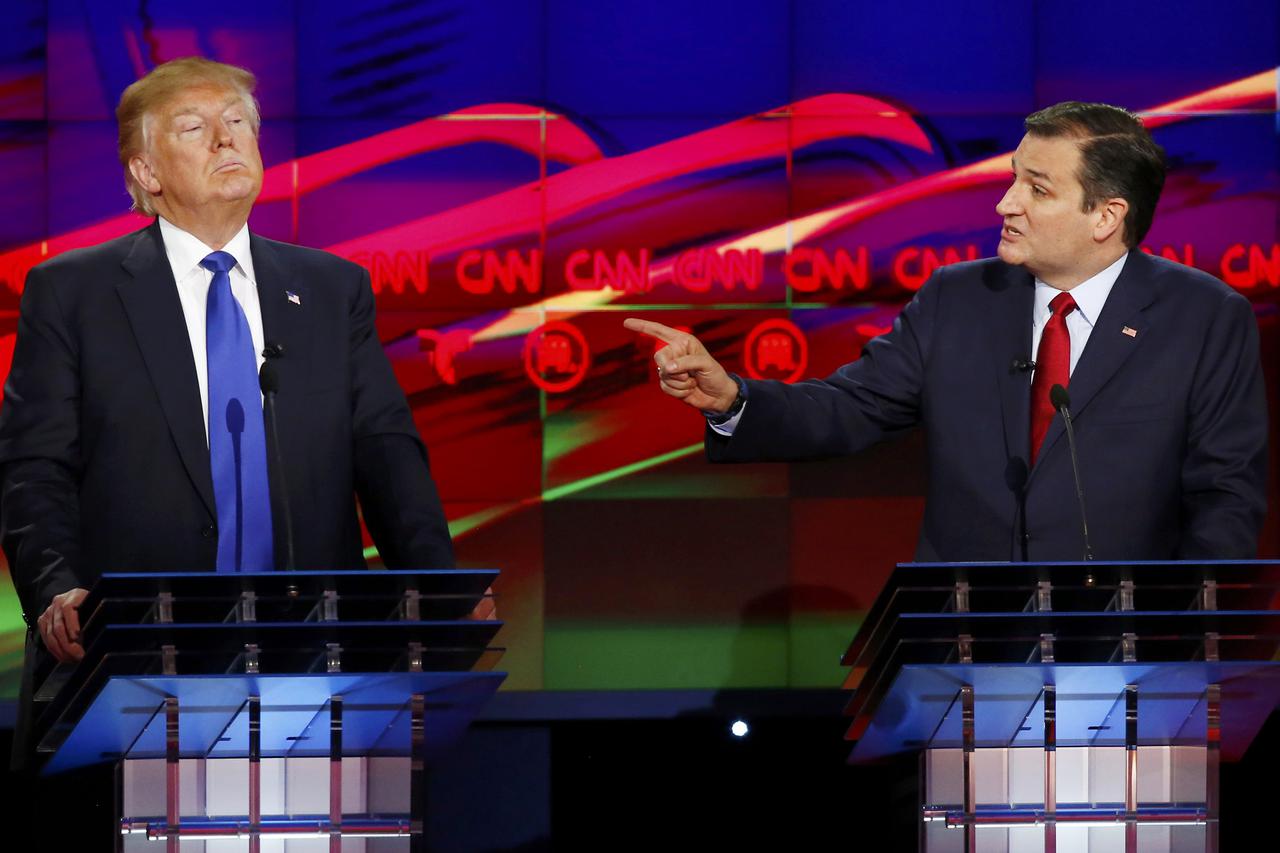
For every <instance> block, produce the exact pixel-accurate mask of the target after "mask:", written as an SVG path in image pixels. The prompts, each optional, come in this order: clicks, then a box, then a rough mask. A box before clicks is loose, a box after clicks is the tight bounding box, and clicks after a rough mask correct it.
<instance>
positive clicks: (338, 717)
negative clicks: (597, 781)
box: [35, 570, 505, 853]
mask: <svg viewBox="0 0 1280 853" xmlns="http://www.w3.org/2000/svg"><path fill="white" fill-rule="evenodd" d="M496 576H497V572H496V571H492V570H459V571H377V570H371V571H352V572H319V573H313V572H271V573H262V574H237V575H232V574H203V573H172V574H156V573H138V574H115V575H105V576H103V577H102V578H101V580H100V581H99V582H98V584H97V585H95V586H94V588H93V590H92V591H91V592H90V594H89V596H88V597H87V598H86V600H85V602H84V604H83V605H82V606H81V608H80V613H81V629H82V630H81V635H82V645H83V646H84V649H85V658H84V660H82V661H81V662H79V663H78V664H75V665H62V666H59V667H57V668H56V669H55V670H54V671H53V672H52V674H50V675H49V676H48V678H47V679H46V680H45V681H44V682H43V683H42V684H41V685H40V686H39V688H38V689H37V692H36V696H35V699H36V702H35V715H36V716H35V728H36V735H37V738H38V740H37V743H38V747H37V749H38V751H39V752H42V753H45V754H46V755H48V761H47V763H46V764H45V766H44V768H43V771H42V772H45V773H57V772H59V771H62V770H67V769H71V768H74V767H78V766H83V765H86V764H93V763H99V762H115V763H116V767H117V773H116V798H117V804H118V808H119V817H120V824H119V828H120V834H119V836H118V840H117V845H116V849H117V850H123V851H145V850H161V849H167V850H170V851H177V850H179V849H181V850H183V851H192V850H199V848H200V847H207V849H208V850H209V851H211V853H212V851H215V850H235V849H242V850H253V851H259V850H262V851H272V850H275V851H303V850H345V851H363V850H366V849H367V850H395V849H401V850H423V849H426V847H425V841H424V824H425V809H426V772H427V768H428V767H429V766H430V764H431V762H432V761H433V759H434V758H435V757H436V756H438V755H439V754H441V753H442V752H443V751H444V750H446V749H447V748H448V747H449V746H450V745H451V744H452V743H453V742H454V741H456V740H457V739H458V738H459V737H460V736H461V734H462V733H463V731H464V730H465V729H466V727H467V725H468V724H469V723H470V721H471V720H472V719H474V717H475V716H476V714H477V712H478V711H479V709H480V707H481V706H482V704H483V703H484V702H485V701H486V700H487V699H488V698H489V697H490V696H492V695H493V693H494V692H495V691H496V690H497V689H498V685H499V684H500V683H501V682H502V680H503V678H504V677H505V676H504V674H503V673H499V672H493V671H491V670H492V668H493V666H494V664H495V663H496V661H497V659H498V658H499V657H500V656H501V652H502V650H501V649H497V648H493V647H491V646H490V643H491V642H492V641H493V638H494V636H495V635H496V634H497V632H498V630H499V628H500V627H501V623H500V622H497V621H476V620H471V619H468V618H467V616H468V614H469V613H470V612H471V611H472V609H473V608H474V607H475V605H476V604H477V603H478V602H479V601H480V599H481V598H482V597H483V596H484V595H485V592H486V590H487V589H488V588H489V587H490V585H491V584H492V582H493V580H494V578H495V577H496ZM201 841H203V842H206V843H205V844H199V843H197V842H201ZM180 844H181V847H180V846H179V845H180Z"/></svg>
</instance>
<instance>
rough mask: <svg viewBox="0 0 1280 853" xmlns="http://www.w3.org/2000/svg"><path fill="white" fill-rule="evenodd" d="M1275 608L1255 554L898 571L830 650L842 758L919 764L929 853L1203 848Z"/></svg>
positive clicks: (1271, 686)
mask: <svg viewBox="0 0 1280 853" xmlns="http://www.w3.org/2000/svg"><path fill="white" fill-rule="evenodd" d="M1277 606H1280V563H1275V562H1265V561H1232V562H1204V563H1192V562H1128V563H1123V562H1087V563H1052V564H1033V563H996V564H984V563H953V564H902V565H899V566H897V567H896V568H895V570H894V571H893V574H892V576H891V577H890V579H889V583H888V584H887V586H886V587H885V589H884V590H883V591H882V592H881V594H880V595H879V597H878V598H877V599H876V601H875V603H874V605H873V606H872V608H871V609H870V611H869V612H868V614H867V617H866V620H865V622H864V623H863V625H862V627H861V629H860V630H859V631H858V633H857V636H856V637H855V638H854V640H853V643H852V644H851V646H850V647H849V650H848V652H847V653H846V655H845V657H844V661H843V662H844V664H845V665H846V666H849V667H851V670H850V673H849V676H848V678H847V679H846V682H845V684H846V687H847V688H849V689H852V690H853V695H852V697H851V699H850V702H849V704H848V706H847V714H848V715H849V716H850V717H851V718H852V722H851V725H850V728H849V733H848V738H849V739H850V740H852V741H855V745H854V747H853V750H852V753H851V754H850V758H849V760H850V762H852V763H864V762H874V761H877V760H881V759H885V758H887V757H889V756H893V755H901V754H904V753H919V755H920V779H921V786H920V787H921V792H920V823H919V849H920V850H923V851H929V853H952V851H956V853H959V851H966V853H967V851H978V850H1001V851H1004V850H1007V851H1011V853H1012V851H1030V850H1035V851H1040V850H1045V851H1053V850H1058V849H1061V850H1115V851H1125V853H1132V851H1138V850H1142V851H1178V853H1182V851H1191V850H1195V851H1217V850H1218V820H1219V806H1220V798H1219V763H1220V762H1221V761H1233V760H1238V759H1239V758H1240V757H1241V756H1242V755H1243V754H1244V753H1245V751H1246V750H1247V749H1248V748H1249V745H1250V743H1251V742H1252V741H1253V739H1254V737H1255V735H1256V734H1257V732H1258V730H1259V729H1260V728H1261V726H1262V724H1263V723H1264V722H1265V721H1266V719H1267V717H1268V715H1269V714H1270V713H1271V712H1272V711H1273V710H1275V709H1276V708H1277V707H1280V610H1276V609H1273V608H1276V607H1277Z"/></svg>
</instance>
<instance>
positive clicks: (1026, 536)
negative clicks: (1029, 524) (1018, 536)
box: [1022, 533, 1031, 544]
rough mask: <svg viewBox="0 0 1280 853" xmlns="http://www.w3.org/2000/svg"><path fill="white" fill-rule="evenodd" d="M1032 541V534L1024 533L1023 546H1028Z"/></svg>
mask: <svg viewBox="0 0 1280 853" xmlns="http://www.w3.org/2000/svg"><path fill="white" fill-rule="evenodd" d="M1030 541H1031V534H1030V533H1024V534H1022V542H1023V544H1026V543H1027V542H1030Z"/></svg>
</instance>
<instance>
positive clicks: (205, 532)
mask: <svg viewBox="0 0 1280 853" xmlns="http://www.w3.org/2000/svg"><path fill="white" fill-rule="evenodd" d="M200 535H201V536H203V537H204V538H205V539H211V538H213V525H212V524H206V525H205V526H204V527H202V528H200Z"/></svg>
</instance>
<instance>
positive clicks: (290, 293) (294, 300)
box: [284, 290, 1129, 330]
mask: <svg viewBox="0 0 1280 853" xmlns="http://www.w3.org/2000/svg"><path fill="white" fill-rule="evenodd" d="M284 295H285V296H287V297H288V298H289V301H290V302H292V303H293V304H294V305H297V306H299V307H301V306H302V300H301V299H299V298H298V294H296V293H294V292H293V291H292V290H286V291H285V292H284ZM1128 328H1129V327H1128V326H1126V327H1125V329H1126V330H1127V329H1128Z"/></svg>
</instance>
